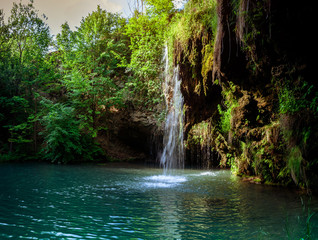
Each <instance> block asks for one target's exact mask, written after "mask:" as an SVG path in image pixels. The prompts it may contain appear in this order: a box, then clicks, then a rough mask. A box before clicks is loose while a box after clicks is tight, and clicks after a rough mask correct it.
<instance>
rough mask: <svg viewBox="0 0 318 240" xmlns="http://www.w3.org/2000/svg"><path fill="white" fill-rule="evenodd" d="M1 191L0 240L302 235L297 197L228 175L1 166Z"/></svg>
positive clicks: (302, 216)
mask: <svg viewBox="0 0 318 240" xmlns="http://www.w3.org/2000/svg"><path fill="white" fill-rule="evenodd" d="M0 184H1V185H0V213H1V214H0V239H6V238H10V237H11V238H13V239H17V238H27V239H61V238H62V239H244V240H245V239H300V238H301V237H303V236H304V234H305V231H306V224H305V222H306V217H307V211H306V210H305V211H304V209H303V207H302V204H301V199H300V197H299V196H298V195H296V194H295V193H294V192H292V191H290V190H286V189H281V188H274V187H269V186H260V185H250V184H246V183H242V182H240V181H239V179H237V178H236V177H233V176H232V175H231V174H230V172H229V171H194V170H182V171H176V172H175V173H174V174H173V175H167V176H166V175H162V170H160V169H148V168H109V167H107V166H54V165H30V164H28V165H27V164H25V165H24V164H22V165H14V164H3V165H0ZM304 202H307V201H306V199H305V198H304ZM317 206H318V204H317V199H315V198H313V199H311V209H312V210H313V211H316V210H317V209H318V207H317ZM317 223H318V219H317V216H314V217H313V218H312V231H313V237H312V239H317V236H318V235H317V233H318V229H317V225H318V224H317ZM288 236H289V238H288Z"/></svg>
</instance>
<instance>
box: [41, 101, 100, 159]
mask: <svg viewBox="0 0 318 240" xmlns="http://www.w3.org/2000/svg"><path fill="white" fill-rule="evenodd" d="M46 107H49V112H48V113H47V114H45V115H44V116H43V117H42V119H41V123H42V125H43V126H44V131H42V132H41V133H40V134H41V135H43V136H44V148H43V150H42V154H43V157H44V158H45V159H46V160H49V161H51V162H52V163H67V162H74V161H78V160H87V159H88V160H93V159H94V156H96V155H97V154H98V153H100V149H99V148H98V147H97V146H96V145H94V143H93V139H92V138H91V137H89V136H88V135H85V134H82V133H81V132H80V129H79V126H80V122H79V120H77V119H76V118H75V110H74V108H72V107H68V106H66V105H64V104H62V103H56V104H53V103H52V102H49V103H46Z"/></svg>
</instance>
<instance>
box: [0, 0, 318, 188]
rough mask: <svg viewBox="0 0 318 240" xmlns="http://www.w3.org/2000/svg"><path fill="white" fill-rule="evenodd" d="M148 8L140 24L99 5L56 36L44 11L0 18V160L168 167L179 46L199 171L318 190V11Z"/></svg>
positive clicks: (23, 8) (293, 5) (204, 5)
mask: <svg viewBox="0 0 318 240" xmlns="http://www.w3.org/2000/svg"><path fill="white" fill-rule="evenodd" d="M137 2H139V1H137ZM140 3H141V4H140V5H138V6H139V7H138V8H136V9H134V12H133V14H132V16H130V17H129V18H124V17H122V15H120V14H117V13H111V12H108V11H107V9H106V10H105V9H101V7H100V6H98V7H97V9H96V10H95V11H93V12H91V13H90V14H88V15H87V16H83V18H82V20H81V21H80V22H79V23H78V26H77V27H76V29H75V30H72V29H71V28H70V26H69V24H68V23H67V22H65V23H64V24H63V25H62V26H61V28H60V32H59V33H58V34H57V35H56V36H53V35H52V34H51V33H50V29H49V26H48V25H47V23H46V20H47V18H46V16H45V15H44V14H43V15H42V13H39V11H38V10H37V9H35V7H34V3H33V1H32V0H31V1H30V2H29V3H28V4H23V3H22V2H19V3H14V4H13V7H12V9H11V14H10V16H8V17H7V19H6V17H5V16H4V13H3V11H0V86H1V87H0V162H16V161H23V162H29V161H30V162H33V161H46V162H51V163H55V164H60V163H61V164H65V163H76V162H110V161H111V162H113V161H131V162H136V161H137V162H138V161H139V162H140V161H142V162H151V163H154V164H156V163H158V158H159V156H160V154H161V152H162V149H163V138H164V137H163V131H164V123H165V118H166V115H167V110H166V107H165V104H166V102H168V101H169V98H170V97H169V96H167V94H165V92H164V89H163V85H164V76H163V73H164V71H165V66H164V62H163V56H164V49H165V48H167V49H168V52H169V56H168V57H169V66H170V71H172V70H171V69H173V68H174V67H177V66H178V68H179V76H180V78H181V92H182V95H183V98H184V105H183V113H184V125H183V126H182V127H183V129H182V132H183V135H184V139H183V143H181V144H183V146H184V151H185V167H186V168H199V169H202V168H203V169H210V168H230V169H231V171H232V173H234V174H236V175H238V176H241V177H242V178H243V179H245V180H246V181H249V182H253V183H264V184H269V185H283V186H292V187H297V188H300V189H305V190H307V191H316V190H318V174H317V173H318V154H317V149H318V89H317V87H318V85H317V81H316V80H315V78H316V77H315V75H314V59H315V58H314V52H315V51H314V49H313V48H314V47H315V44H314V43H313V41H314V37H313V36H312V30H309V29H310V26H312V23H313V22H314V16H315V14H314V13H313V11H314V10H313V7H311V6H308V5H306V4H303V3H300V2H296V1H287V0H280V1H275V0H249V1H247V0H189V1H187V2H186V3H185V4H184V6H183V7H182V8H180V9H179V8H177V7H175V6H174V4H173V1H172V0H141V1H140Z"/></svg>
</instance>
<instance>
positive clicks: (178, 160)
mask: <svg viewBox="0 0 318 240" xmlns="http://www.w3.org/2000/svg"><path fill="white" fill-rule="evenodd" d="M164 60H165V83H164V94H165V98H166V105H167V106H166V107H167V117H166V122H165V128H164V137H163V146H164V149H163V153H162V156H161V159H160V164H161V165H162V167H163V169H164V173H165V174H166V173H167V172H168V171H169V170H171V169H174V168H184V147H183V123H184V116H183V96H182V93H181V79H180V76H179V67H178V66H177V67H175V68H174V69H173V73H172V74H171V73H170V72H169V56H168V47H167V46H166V48H165V54H164Z"/></svg>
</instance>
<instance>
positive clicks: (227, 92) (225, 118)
mask: <svg viewBox="0 0 318 240" xmlns="http://www.w3.org/2000/svg"><path fill="white" fill-rule="evenodd" d="M234 92H235V85H234V84H233V83H231V82H229V86H228V87H224V88H223V91H222V95H223V98H224V100H225V101H224V105H223V106H221V105H220V104H219V105H218V106H217V108H218V111H219V114H220V122H219V128H220V132H221V133H222V134H223V135H224V136H225V135H227V134H228V133H229V132H230V130H231V119H232V110H233V108H235V107H237V106H238V102H237V100H236V98H235V97H234Z"/></svg>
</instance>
